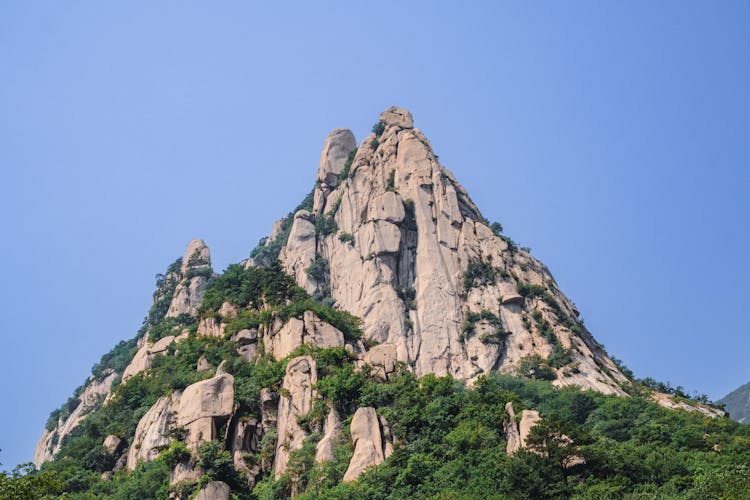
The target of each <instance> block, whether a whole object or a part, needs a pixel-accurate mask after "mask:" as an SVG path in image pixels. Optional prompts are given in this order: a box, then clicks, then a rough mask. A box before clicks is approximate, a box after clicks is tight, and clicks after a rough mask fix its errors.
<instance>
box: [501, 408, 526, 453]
mask: <svg viewBox="0 0 750 500" xmlns="http://www.w3.org/2000/svg"><path fill="white" fill-rule="evenodd" d="M503 432H504V433H505V453H507V454H508V455H513V454H514V453H515V452H517V451H518V450H520V449H521V447H522V445H521V433H520V432H519V430H518V422H516V412H515V410H514V409H513V403H510V402H508V403H507V404H506V405H505V420H504V421H503Z"/></svg>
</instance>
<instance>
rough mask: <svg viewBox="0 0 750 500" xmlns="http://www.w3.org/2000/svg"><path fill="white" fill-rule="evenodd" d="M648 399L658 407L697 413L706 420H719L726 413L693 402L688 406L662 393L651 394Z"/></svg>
mask: <svg viewBox="0 0 750 500" xmlns="http://www.w3.org/2000/svg"><path fill="white" fill-rule="evenodd" d="M650 399H651V400H653V401H655V402H656V403H657V404H659V406H663V407H664V408H668V409H670V410H683V411H688V412H691V413H699V414H701V415H703V416H704V417H708V418H720V417H726V415H727V412H725V411H724V410H721V409H719V408H716V407H713V406H709V405H705V404H703V403H698V402H693V404H688V403H686V402H684V401H676V400H675V399H674V398H673V397H672V396H670V395H669V394H665V393H663V392H653V393H651V396H650Z"/></svg>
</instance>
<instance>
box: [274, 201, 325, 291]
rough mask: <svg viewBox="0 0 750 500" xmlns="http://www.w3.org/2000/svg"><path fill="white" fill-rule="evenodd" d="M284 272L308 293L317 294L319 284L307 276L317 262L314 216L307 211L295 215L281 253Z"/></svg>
mask: <svg viewBox="0 0 750 500" xmlns="http://www.w3.org/2000/svg"><path fill="white" fill-rule="evenodd" d="M279 260H280V261H281V262H282V264H283V265H284V270H285V271H286V272H287V273H289V274H290V275H291V276H293V277H294V279H295V280H296V281H297V283H299V284H300V286H301V287H302V288H304V289H305V290H307V292H308V293H315V290H317V287H318V284H317V283H316V282H315V281H314V280H312V279H311V278H310V277H309V276H308V275H307V268H308V267H310V264H312V262H313V260H315V224H314V216H313V214H311V213H310V212H308V211H306V210H300V211H299V212H297V213H296V214H294V222H293V223H292V229H291V231H290V233H289V240H288V241H287V244H286V246H285V247H284V248H282V250H281V252H280V253H279Z"/></svg>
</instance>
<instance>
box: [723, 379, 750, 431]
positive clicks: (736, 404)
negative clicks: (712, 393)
mask: <svg viewBox="0 0 750 500" xmlns="http://www.w3.org/2000/svg"><path fill="white" fill-rule="evenodd" d="M719 403H724V405H725V406H726V408H727V411H728V412H729V416H730V417H732V418H733V419H734V420H736V421H738V422H741V423H743V424H748V423H750V382H748V383H747V384H745V385H743V386H741V387H739V388H738V389H735V390H734V391H732V392H730V393H729V394H727V395H726V396H724V397H723V398H721V399H720V400H719Z"/></svg>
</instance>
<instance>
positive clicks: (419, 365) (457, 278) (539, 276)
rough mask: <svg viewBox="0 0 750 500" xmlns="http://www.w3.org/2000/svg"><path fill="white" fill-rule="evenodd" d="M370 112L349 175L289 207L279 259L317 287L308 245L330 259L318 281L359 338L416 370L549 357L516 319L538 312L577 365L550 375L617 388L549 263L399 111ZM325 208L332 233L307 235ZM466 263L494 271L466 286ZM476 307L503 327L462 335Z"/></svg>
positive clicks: (465, 373) (465, 374) (499, 366)
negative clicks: (513, 239)
mask: <svg viewBox="0 0 750 500" xmlns="http://www.w3.org/2000/svg"><path fill="white" fill-rule="evenodd" d="M380 119H381V121H382V122H383V123H384V124H385V128H384V130H383V133H382V134H381V135H380V136H379V137H378V138H377V139H378V140H377V141H373V139H374V138H375V136H374V135H371V136H369V137H367V138H365V139H364V140H363V141H362V143H361V144H360V146H359V148H358V150H357V154H356V156H355V158H354V161H353V163H352V168H351V171H350V174H349V177H348V179H347V182H345V183H342V184H340V185H339V184H334V183H331V184H329V183H325V182H321V183H319V185H318V186H317V187H316V189H315V193H314V198H315V208H314V210H313V212H314V213H313V214H311V213H309V212H306V211H300V212H298V213H297V214H296V215H295V225H296V226H298V227H297V228H296V229H293V231H292V232H293V233H294V234H293V237H290V240H289V242H288V243H287V245H286V246H285V247H284V248H283V249H282V251H281V260H282V262H283V263H284V267H285V269H286V270H287V271H289V272H290V274H292V276H294V277H295V279H296V281H297V282H298V283H299V284H300V285H301V286H303V287H304V288H305V289H306V290H308V291H309V292H315V291H317V290H319V286H320V284H319V283H314V282H311V281H310V279H309V277H308V276H307V273H306V269H307V268H308V267H309V265H310V263H311V262H312V261H313V259H315V258H316V255H317V256H319V258H321V259H323V260H324V261H325V262H326V263H328V267H329V269H330V279H329V282H327V283H326V286H329V287H330V294H331V297H332V298H333V299H334V300H335V301H336V304H337V307H340V308H341V309H343V310H346V311H348V312H350V313H352V314H354V315H355V316H358V317H360V318H362V320H363V330H364V337H365V339H368V340H374V341H377V342H379V343H380V344H381V345H390V346H392V348H393V349H395V352H396V359H397V360H398V361H401V362H404V363H405V364H406V365H407V366H408V367H410V369H412V370H413V371H414V372H415V373H416V374H417V375H420V376H421V375H425V374H428V373H434V374H437V375H448V374H449V375H452V376H454V377H456V378H458V379H460V380H465V381H468V382H472V381H473V380H475V379H476V378H477V377H478V376H479V375H481V374H483V373H488V372H490V371H492V370H500V371H503V372H507V373H513V372H515V371H516V369H517V368H518V366H519V365H520V363H521V362H522V360H523V358H524V357H526V356H529V355H533V354H537V355H539V356H541V357H542V358H546V357H548V356H549V355H551V353H552V351H553V346H552V343H551V342H550V340H549V339H548V338H547V337H545V336H544V335H542V333H541V330H540V329H539V327H538V326H537V325H535V324H528V323H527V322H526V320H527V319H530V318H532V317H533V313H535V312H540V313H542V314H543V317H544V320H545V321H546V322H548V323H549V324H550V325H551V326H552V329H553V330H554V335H555V337H557V339H558V341H559V343H560V344H562V345H563V346H565V347H566V348H568V347H571V348H572V350H571V357H572V358H573V359H574V362H575V363H576V367H577V370H573V369H569V370H566V369H565V368H563V369H561V370H559V377H558V380H556V381H555V384H556V385H558V386H566V385H577V386H581V387H583V388H586V389H593V390H597V391H600V392H603V393H607V394H619V395H624V394H625V393H624V391H623V390H622V389H621V387H620V385H619V384H620V383H621V382H623V381H625V380H626V379H625V377H624V376H623V375H622V373H620V371H619V369H618V368H617V367H616V366H615V365H614V363H612V362H611V360H610V359H609V358H608V357H607V354H606V352H605V351H604V350H603V349H602V348H601V346H599V345H598V344H597V343H596V341H595V340H594V339H593V337H591V335H590V334H589V333H588V331H586V329H585V327H584V326H583V324H582V323H580V321H579V320H578V316H577V310H576V309H575V308H574V306H573V304H572V303H571V302H570V301H569V300H568V299H567V298H566V297H565V296H564V295H563V294H562V293H561V292H560V291H559V290H558V289H557V287H556V285H555V283H554V280H553V278H552V276H551V274H550V273H549V271H548V269H547V268H546V267H545V266H544V265H543V264H542V263H540V262H539V261H537V260H536V259H534V257H533V256H531V255H530V254H529V253H528V252H525V251H523V250H520V249H518V248H516V247H515V246H512V245H510V244H509V242H508V241H507V240H506V239H504V238H503V237H501V236H498V235H495V234H494V233H493V231H492V230H491V229H490V227H489V226H488V225H487V224H486V223H485V222H484V218H483V217H482V215H481V214H480V212H479V210H478V209H477V207H476V205H474V203H473V202H472V201H471V199H470V198H469V196H468V194H467V192H466V190H465V189H464V188H463V187H462V186H461V185H460V184H459V183H458V182H457V181H456V179H455V177H454V176H453V174H452V173H451V172H450V171H449V170H448V169H446V168H444V167H443V166H441V165H440V164H439V163H438V160H437V157H436V156H435V154H434V153H433V151H432V149H431V146H430V144H429V142H428V141H427V139H426V138H425V137H424V135H423V134H422V133H421V132H420V131H419V130H418V129H414V128H413V120H412V117H411V115H410V114H409V113H408V111H406V110H403V109H398V108H389V109H388V110H386V111H385V112H384V113H383V114H382V115H381V117H380ZM324 171H325V172H328V170H325V169H324ZM331 180H332V179H331ZM334 209H336V211H335V213H333V212H332V211H333V210H334ZM323 213H325V214H327V216H332V217H334V219H335V221H336V225H337V226H338V229H339V233H335V234H331V235H329V236H322V235H321V236H319V237H317V238H316V237H315V234H314V233H315V231H314V224H313V222H314V218H315V215H320V214H323ZM340 234H348V235H351V238H343V240H342V239H340V238H339V235H340ZM475 263H485V264H487V265H489V266H490V268H494V269H495V270H496V271H495V276H493V277H492V278H491V279H488V280H485V281H482V282H476V283H472V284H471V286H470V287H469V289H468V290H464V283H463V281H464V274H465V272H466V271H467V269H468V268H469V266H470V265H474V264H475ZM480 281H481V280H480ZM520 284H532V285H536V286H540V287H543V288H544V290H545V298H546V299H551V300H552V301H554V308H553V307H551V306H550V305H549V304H546V303H545V302H544V301H542V300H541V299H540V298H539V297H535V298H526V299H525V298H524V297H522V296H521V294H520V293H518V287H519V285H520ZM406 292H408V295H409V298H407V296H406ZM412 297H413V298H412ZM483 310H487V311H489V312H490V313H492V314H493V315H495V316H497V318H498V319H499V320H500V323H501V324H502V327H503V331H502V332H500V334H497V335H495V333H496V332H495V331H493V328H492V327H491V325H489V324H487V323H486V322H485V324H482V325H479V326H478V328H477V329H476V331H475V333H474V334H473V335H468V336H467V335H464V333H463V331H462V325H463V323H464V320H465V319H466V316H467V314H468V312H469V311H471V312H475V313H476V312H480V311H483ZM558 316H559V317H558ZM570 325H575V327H576V328H575V333H574V332H573V331H572V330H570ZM488 339H489V340H490V341H487V340H488Z"/></svg>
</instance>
